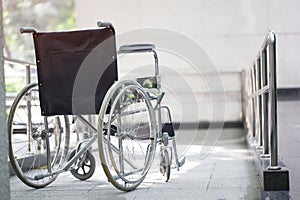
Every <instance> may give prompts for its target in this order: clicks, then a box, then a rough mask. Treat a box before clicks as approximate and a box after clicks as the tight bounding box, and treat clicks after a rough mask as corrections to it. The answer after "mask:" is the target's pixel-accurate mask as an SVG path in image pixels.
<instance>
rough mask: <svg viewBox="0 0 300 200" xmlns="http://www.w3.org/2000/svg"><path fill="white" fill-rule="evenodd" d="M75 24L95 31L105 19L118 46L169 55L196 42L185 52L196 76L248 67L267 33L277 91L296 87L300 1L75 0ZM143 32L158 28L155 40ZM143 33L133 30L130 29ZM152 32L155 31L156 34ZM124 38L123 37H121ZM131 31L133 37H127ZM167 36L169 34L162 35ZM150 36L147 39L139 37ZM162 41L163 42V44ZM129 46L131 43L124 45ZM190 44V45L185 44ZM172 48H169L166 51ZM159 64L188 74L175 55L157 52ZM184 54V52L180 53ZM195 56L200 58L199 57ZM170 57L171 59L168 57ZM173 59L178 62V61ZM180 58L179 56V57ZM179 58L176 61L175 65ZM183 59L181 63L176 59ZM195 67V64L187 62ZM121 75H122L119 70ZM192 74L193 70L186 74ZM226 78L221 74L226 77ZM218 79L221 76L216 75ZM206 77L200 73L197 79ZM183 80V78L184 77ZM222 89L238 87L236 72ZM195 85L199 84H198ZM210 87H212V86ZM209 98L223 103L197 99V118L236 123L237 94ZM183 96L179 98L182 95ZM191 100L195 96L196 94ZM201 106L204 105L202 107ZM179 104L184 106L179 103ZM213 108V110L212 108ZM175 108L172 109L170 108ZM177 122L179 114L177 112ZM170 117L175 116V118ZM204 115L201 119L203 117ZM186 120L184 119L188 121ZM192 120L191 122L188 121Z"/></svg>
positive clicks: (299, 61) (299, 71) (299, 73)
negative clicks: (162, 48) (146, 47)
mask: <svg viewBox="0 0 300 200" xmlns="http://www.w3.org/2000/svg"><path fill="white" fill-rule="evenodd" d="M76 6H77V8H76V13H77V24H78V27H79V28H91V27H96V22H97V21H99V20H104V21H111V22H112V23H113V24H114V26H115V28H116V31H117V34H118V35H117V38H118V44H122V42H126V39H129V40H132V41H134V40H136V41H137V42H152V41H151V39H152V40H153V41H154V42H155V43H158V45H162V44H166V46H167V47H170V49H167V50H170V51H172V50H173V49H175V48H176V45H177V46H179V47H178V48H179V49H177V50H175V51H174V52H175V53H178V52H180V48H181V47H182V49H184V45H185V44H186V43H185V40H186V39H187V40H188V41H190V42H191V43H193V42H194V43H196V44H197V45H198V46H199V47H200V48H201V49H202V50H203V52H205V53H206V54H205V53H203V52H200V53H199V52H197V51H196V52H195V51H194V49H193V48H191V50H190V52H188V51H187V52H188V53H187V54H191V55H192V54H195V55H193V56H194V58H195V57H197V56H198V57H199V60H203V62H200V63H201V65H203V66H197V67H200V71H201V73H202V72H204V71H206V70H208V71H209V70H213V71H216V70H220V71H224V70H225V71H226V70H236V69H246V70H247V69H249V68H250V65H251V64H252V63H253V60H254V57H255V56H256V55H257V53H258V51H259V48H260V47H261V45H262V42H263V40H264V38H265V36H266V34H267V32H268V31H269V30H273V31H275V32H276V33H277V55H278V60H277V61H278V62H277V64H278V75H277V77H278V87H281V88H282V87H300V79H299V77H300V67H298V65H299V64H300V56H299V55H300V48H299V46H300V24H299V23H298V22H297V21H298V19H300V12H299V10H300V1H297V0H189V1H182V0H181V1H180V0H163V1H162V0H151V1H142V0H127V1H118V0H110V1H103V0H77V4H76ZM148 28H158V29H159V30H161V32H158V34H159V35H160V36H157V34H156V32H155V31H154V33H152V35H151V33H149V30H148ZM137 29H138V30H141V29H142V30H144V32H143V31H140V32H139V31H134V30H137ZM158 29H155V30H156V31H157V30H158ZM147 31H148V32H147ZM145 32H146V33H145ZM128 33H129V35H130V36H129V37H125V36H126V34H127V35H128ZM132 33H134V34H132ZM167 33H171V34H169V35H168V34H167ZM146 36H148V37H150V39H149V40H147V39H145V38H146ZM167 41H169V43H168V44H167ZM130 42H131V41H130ZM191 46H192V45H191ZM172 48H173V49H172ZM161 53H162V56H161V57H160V58H161V64H162V65H163V66H167V67H170V66H172V69H174V70H177V72H178V71H179V72H178V73H182V76H183V77H186V76H189V75H188V74H189V73H187V71H189V69H188V68H189V66H188V65H189V64H187V63H188V62H189V60H188V59H186V57H188V56H186V55H183V56H182V57H180V55H179V56H178V54H174V53H173V54H172V53H171V55H170V53H169V54H168V53H166V54H168V55H165V54H164V53H165V52H161ZM185 53H186V52H185ZM200 54H201V55H200ZM174 55H175V57H174ZM178 57H179V59H178ZM182 58H185V60H184V59H182ZM180 59H181V61H180ZM182 60H184V61H186V63H185V64H184V62H183V61H182ZM192 64H195V63H192ZM121 73H126V71H123V72H122V71H121ZM190 74H195V72H190ZM226 76H227V75H226ZM167 77H168V79H169V80H171V81H172V82H174V84H175V85H176V82H177V85H176V86H174V88H175V89H174V90H176V89H177V92H178V93H182V92H183V90H181V91H178V88H180V87H179V85H180V84H181V83H180V82H179V83H178V81H176V77H173V78H172V76H170V75H169V76H167ZM222 77H223V75H222ZM201 78H202V79H204V80H205V79H206V75H203V74H201V76H199V80H200V79H201ZM187 79H188V78H187ZM221 79H222V80H221V81H223V84H224V85H223V86H222V87H223V88H222V87H221V88H220V87H219V88H217V89H222V90H231V89H233V88H237V87H239V86H240V83H239V82H237V80H239V79H237V77H236V74H234V75H232V78H228V77H227V78H226V79H223V78H221ZM199 82H201V81H199ZM199 84H200V83H198V85H197V84H194V85H193V84H192V83H190V86H191V88H192V89H195V88H197V89H199V88H200V89H204V90H205V89H206V90H211V89H212V88H211V87H210V86H206V87H205V86H203V84H202V85H201V84H200V85H199ZM212 87H214V86H212ZM209 95H210V98H212V99H219V100H218V101H220V102H221V101H225V102H226V103H225V105H215V104H216V103H214V102H213V103H212V104H213V106H212V108H211V105H209V103H208V104H205V102H207V101H209V98H207V99H203V96H202V97H201V99H200V100H199V98H196V99H197V102H198V104H200V103H201V105H198V110H199V113H201V114H203V115H202V116H198V117H197V119H200V120H201V119H202V120H205V119H208V120H209V119H210V117H207V115H210V116H212V117H215V116H214V114H211V112H212V111H211V110H219V108H222V107H225V111H224V110H222V111H220V113H221V114H220V113H219V114H217V115H218V116H217V117H215V120H222V118H224V112H225V118H226V119H227V120H236V119H237V118H239V116H240V113H239V108H240V101H241V99H240V97H239V96H238V95H232V94H227V95H226V97H224V96H223V97H219V96H218V95H214V94H209ZM183 96H184V95H183ZM196 96H197V94H196ZM174 99H175V97H174V98H173V99H169V102H171V101H172V100H173V102H171V106H173V107H176V105H175V104H176V103H174ZM203 103H204V104H203ZM185 104H188V103H187V102H185ZM214 106H215V107H214ZM175 110H176V108H175ZM177 114H178V117H175V118H176V119H178V120H179V121H180V120H183V119H180V117H179V116H180V115H181V113H177ZM177 114H176V113H175V116H176V115H177ZM203 116H206V117H203ZM190 120H191V119H189V120H188V121H190ZM194 120H196V119H194Z"/></svg>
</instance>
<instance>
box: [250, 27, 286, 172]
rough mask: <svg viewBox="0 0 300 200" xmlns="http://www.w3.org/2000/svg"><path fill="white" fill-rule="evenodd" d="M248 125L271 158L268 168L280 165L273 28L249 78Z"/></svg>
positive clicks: (252, 67)
mask: <svg viewBox="0 0 300 200" xmlns="http://www.w3.org/2000/svg"><path fill="white" fill-rule="evenodd" d="M246 84H247V90H248V93H247V94H248V97H249V98H248V99H247V100H248V101H247V102H248V109H247V119H246V121H247V126H248V128H249V130H250V132H249V135H250V137H251V138H253V140H254V141H255V143H256V145H257V149H258V150H261V151H262V154H261V157H262V158H265V159H270V165H269V167H268V169H273V170H276V169H280V166H279V165H278V131H277V83H276V35H275V33H274V32H273V31H270V32H269V33H268V35H267V37H266V39H265V40H264V43H263V45H262V47H261V49H260V51H259V53H258V55H257V57H256V58H255V60H254V63H253V65H252V66H251V69H250V71H249V72H248V74H247V77H246Z"/></svg>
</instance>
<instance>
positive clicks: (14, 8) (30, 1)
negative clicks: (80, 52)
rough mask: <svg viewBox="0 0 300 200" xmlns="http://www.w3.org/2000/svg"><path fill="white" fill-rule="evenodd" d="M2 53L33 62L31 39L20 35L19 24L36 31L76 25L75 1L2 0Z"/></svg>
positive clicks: (67, 28)
mask: <svg viewBox="0 0 300 200" xmlns="http://www.w3.org/2000/svg"><path fill="white" fill-rule="evenodd" d="M3 17H4V21H3V22H4V34H5V42H6V47H5V53H6V56H8V57H13V58H18V59H23V60H28V61H30V62H33V61H34V51H33V43H32V38H31V37H29V36H28V35H27V36H26V35H24V36H22V35H20V33H19V29H20V28H21V27H34V28H36V29H37V30H39V31H59V30H69V29H74V28H75V2H74V0H64V1H58V0H22V1H20V0H4V1H3Z"/></svg>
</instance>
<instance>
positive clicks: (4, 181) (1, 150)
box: [0, 0, 10, 200]
mask: <svg viewBox="0 0 300 200" xmlns="http://www.w3.org/2000/svg"><path fill="white" fill-rule="evenodd" d="M3 40H4V34H3V9H2V0H0V199H3V200H9V199H10V186H9V171H8V162H7V155H8V145H7V127H6V114H5V113H6V112H5V85H4V55H3Z"/></svg>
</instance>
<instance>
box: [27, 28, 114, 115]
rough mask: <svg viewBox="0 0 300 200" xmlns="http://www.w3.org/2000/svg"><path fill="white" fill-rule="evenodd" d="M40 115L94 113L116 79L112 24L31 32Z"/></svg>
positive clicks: (97, 110)
mask: <svg viewBox="0 0 300 200" xmlns="http://www.w3.org/2000/svg"><path fill="white" fill-rule="evenodd" d="M33 39H34V46H35V53H36V63H37V70H38V83H39V94H40V103H41V110H42V115H44V116H49V115H67V114H97V113H98V112H99V109H100V106H101V103H102V100H103V98H104V96H105V94H106V92H107V90H108V89H109V87H110V86H111V85H112V84H113V83H114V82H115V81H116V80H117V79H118V74H117V59H116V58H117V57H116V44H115V31H114V29H113V27H112V26H109V27H104V28H99V29H93V30H78V31H67V32H33Z"/></svg>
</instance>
